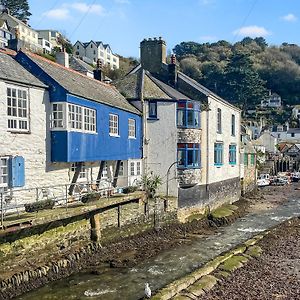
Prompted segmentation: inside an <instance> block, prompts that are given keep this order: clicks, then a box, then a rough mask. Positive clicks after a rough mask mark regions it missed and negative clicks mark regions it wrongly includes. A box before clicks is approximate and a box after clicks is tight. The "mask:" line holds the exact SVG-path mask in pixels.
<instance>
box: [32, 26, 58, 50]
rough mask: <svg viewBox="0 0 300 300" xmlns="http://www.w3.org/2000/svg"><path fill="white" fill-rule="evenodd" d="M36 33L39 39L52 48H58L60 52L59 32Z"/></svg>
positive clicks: (38, 31) (44, 30) (44, 31)
mask: <svg viewBox="0 0 300 300" xmlns="http://www.w3.org/2000/svg"><path fill="white" fill-rule="evenodd" d="M37 33H38V37H39V39H41V40H45V41H48V42H49V43H50V44H51V46H52V48H59V49H61V50H62V44H61V41H60V39H61V37H62V34H61V33H60V32H59V31H57V30H53V29H39V30H37Z"/></svg>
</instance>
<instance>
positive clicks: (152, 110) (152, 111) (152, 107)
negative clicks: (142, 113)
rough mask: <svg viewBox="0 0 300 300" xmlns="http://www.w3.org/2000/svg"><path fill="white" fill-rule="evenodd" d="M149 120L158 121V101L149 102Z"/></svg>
mask: <svg viewBox="0 0 300 300" xmlns="http://www.w3.org/2000/svg"><path fill="white" fill-rule="evenodd" d="M149 118H150V119H157V102H156V101H150V102H149Z"/></svg>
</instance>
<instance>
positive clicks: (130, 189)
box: [123, 186, 137, 194]
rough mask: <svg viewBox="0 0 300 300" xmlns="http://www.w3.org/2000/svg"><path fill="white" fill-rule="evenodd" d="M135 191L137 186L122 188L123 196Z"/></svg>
mask: <svg viewBox="0 0 300 300" xmlns="http://www.w3.org/2000/svg"><path fill="white" fill-rule="evenodd" d="M136 190H137V186H126V187H124V188H123V194H130V193H134V192H135V191H136Z"/></svg>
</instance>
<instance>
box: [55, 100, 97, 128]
mask: <svg viewBox="0 0 300 300" xmlns="http://www.w3.org/2000/svg"><path fill="white" fill-rule="evenodd" d="M67 109H68V114H66V110H67ZM66 115H67V116H68V119H67V117H66ZM51 128H52V129H54V130H55V129H64V130H68V129H70V130H72V131H81V132H88V133H96V129H97V128H96V110H95V109H91V108H87V107H84V106H79V105H75V104H70V103H66V102H58V103H52V114H51Z"/></svg>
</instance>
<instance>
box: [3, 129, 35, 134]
mask: <svg viewBox="0 0 300 300" xmlns="http://www.w3.org/2000/svg"><path fill="white" fill-rule="evenodd" d="M7 131H8V132H10V133H16V134H31V132H30V131H22V130H11V129H8V130H7Z"/></svg>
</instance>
